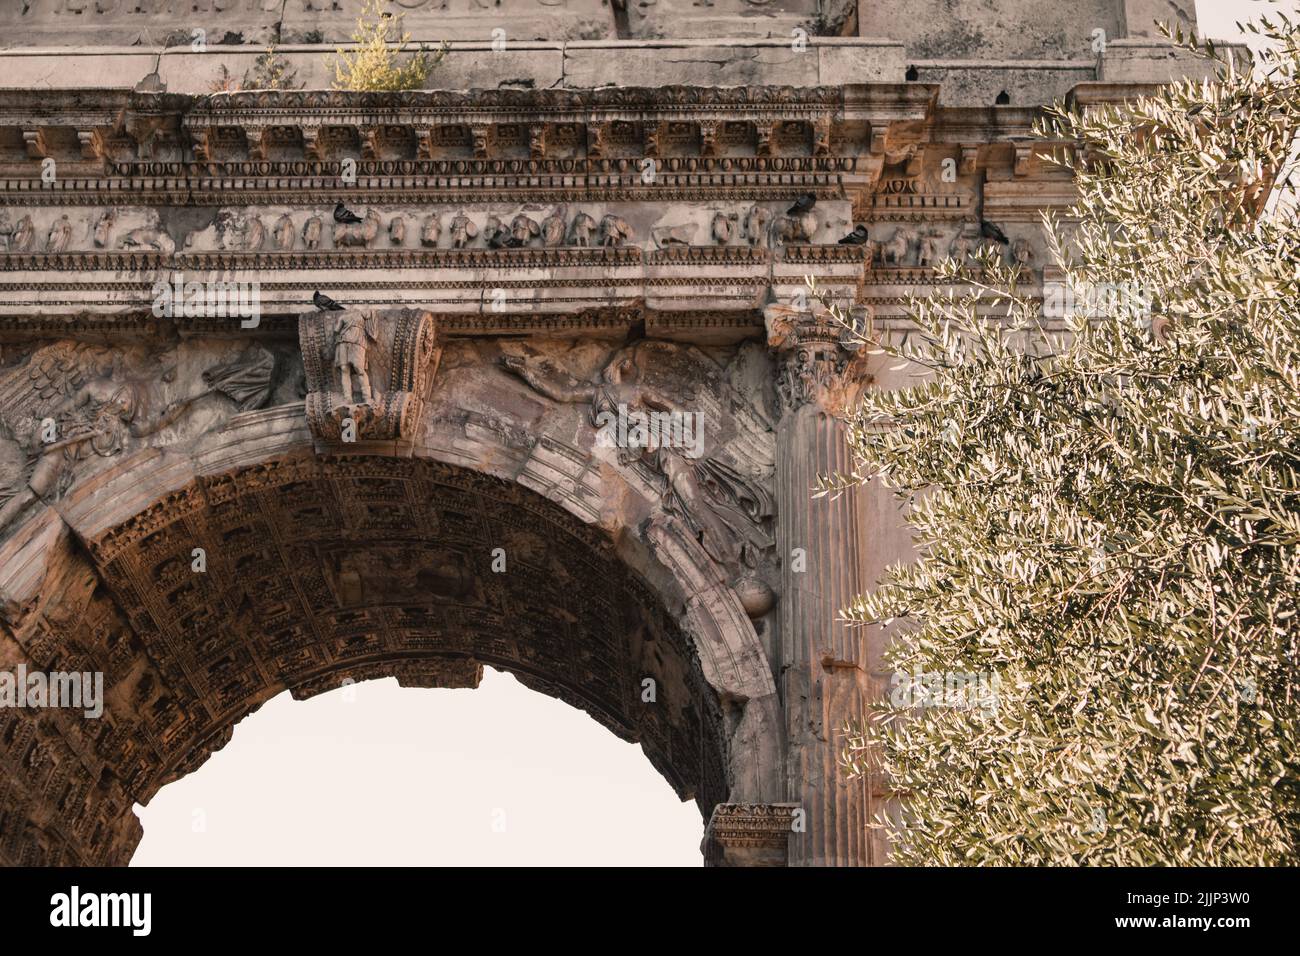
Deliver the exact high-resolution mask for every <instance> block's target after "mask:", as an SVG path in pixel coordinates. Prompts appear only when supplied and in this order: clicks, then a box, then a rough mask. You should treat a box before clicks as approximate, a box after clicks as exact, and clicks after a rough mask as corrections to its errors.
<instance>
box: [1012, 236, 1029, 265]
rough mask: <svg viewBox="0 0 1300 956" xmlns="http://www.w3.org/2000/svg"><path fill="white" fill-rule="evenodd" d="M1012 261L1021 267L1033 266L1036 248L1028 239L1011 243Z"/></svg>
mask: <svg viewBox="0 0 1300 956" xmlns="http://www.w3.org/2000/svg"><path fill="white" fill-rule="evenodd" d="M1011 261H1012V262H1014V263H1015V264H1016V265H1019V266H1030V265H1033V262H1034V247H1033V246H1032V245H1030V243H1029V240H1028V239H1017V240H1016V241H1015V242H1013V243H1011Z"/></svg>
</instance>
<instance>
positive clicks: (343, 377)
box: [334, 312, 378, 405]
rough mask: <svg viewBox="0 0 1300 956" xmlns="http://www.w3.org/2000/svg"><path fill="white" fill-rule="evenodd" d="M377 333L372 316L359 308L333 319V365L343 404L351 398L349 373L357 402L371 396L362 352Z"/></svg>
mask: <svg viewBox="0 0 1300 956" xmlns="http://www.w3.org/2000/svg"><path fill="white" fill-rule="evenodd" d="M377 334H378V333H377V331H376V329H375V326H374V320H373V319H372V318H371V317H370V316H368V315H364V314H362V313H360V312H345V313H344V314H343V315H340V316H339V317H338V318H337V319H336V320H335V321H334V368H335V370H337V371H338V373H339V391H340V392H342V393H343V401H344V403H345V404H349V405H350V404H352V402H353V395H354V392H353V384H354V382H353V376H356V382H355V384H356V386H357V390H358V392H359V394H360V400H359V401H360V404H362V405H369V404H371V403H372V401H373V399H374V396H373V394H372V393H371V391H370V373H369V372H368V371H367V365H366V353H367V352H368V350H369V347H370V343H371V342H373V341H374V340H375V338H376V336H377Z"/></svg>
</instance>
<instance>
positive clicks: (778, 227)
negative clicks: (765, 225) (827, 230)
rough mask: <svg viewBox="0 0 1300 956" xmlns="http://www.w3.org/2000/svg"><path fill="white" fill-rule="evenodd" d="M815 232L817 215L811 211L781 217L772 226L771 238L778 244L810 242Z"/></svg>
mask: <svg viewBox="0 0 1300 956" xmlns="http://www.w3.org/2000/svg"><path fill="white" fill-rule="evenodd" d="M816 232H817V214H816V213H815V212H813V211H812V210H809V211H808V212H804V213H799V214H798V215H794V216H790V215H786V216H782V217H780V218H779V219H777V220H775V221H774V222H773V224H772V235H773V238H774V239H776V240H777V241H779V242H783V243H785V242H812V237H813V234H814V233H816Z"/></svg>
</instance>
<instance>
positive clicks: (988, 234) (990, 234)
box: [980, 219, 1011, 246]
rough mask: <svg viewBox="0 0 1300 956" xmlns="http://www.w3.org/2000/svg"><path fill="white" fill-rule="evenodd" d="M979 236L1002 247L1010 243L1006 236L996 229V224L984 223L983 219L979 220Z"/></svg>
mask: <svg viewBox="0 0 1300 956" xmlns="http://www.w3.org/2000/svg"><path fill="white" fill-rule="evenodd" d="M980 235H981V236H983V237H984V238H985V239H992V240H993V241H994V242H997V243H1001V244H1002V245H1004V246H1005V245H1006V244H1007V243H1008V242H1010V241H1011V240H1010V239H1008V238H1007V234H1006V233H1005V232H1003V231H1002V230H1001V229H999V228H998V226H997V223H992V222H985V221H984V220H983V219H981V220H980Z"/></svg>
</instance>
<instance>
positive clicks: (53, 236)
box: [45, 213, 72, 252]
mask: <svg viewBox="0 0 1300 956" xmlns="http://www.w3.org/2000/svg"><path fill="white" fill-rule="evenodd" d="M71 241H72V223H71V222H69V221H68V216H67V214H66V213H65V214H64V215H62V216H60V217H59V218H58V219H56V220H55V221H54V225H52V226H50V231H49V233H47V234H46V236H45V251H46V252H63V251H64V250H65V249H67V248H68V243H69V242H71Z"/></svg>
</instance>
